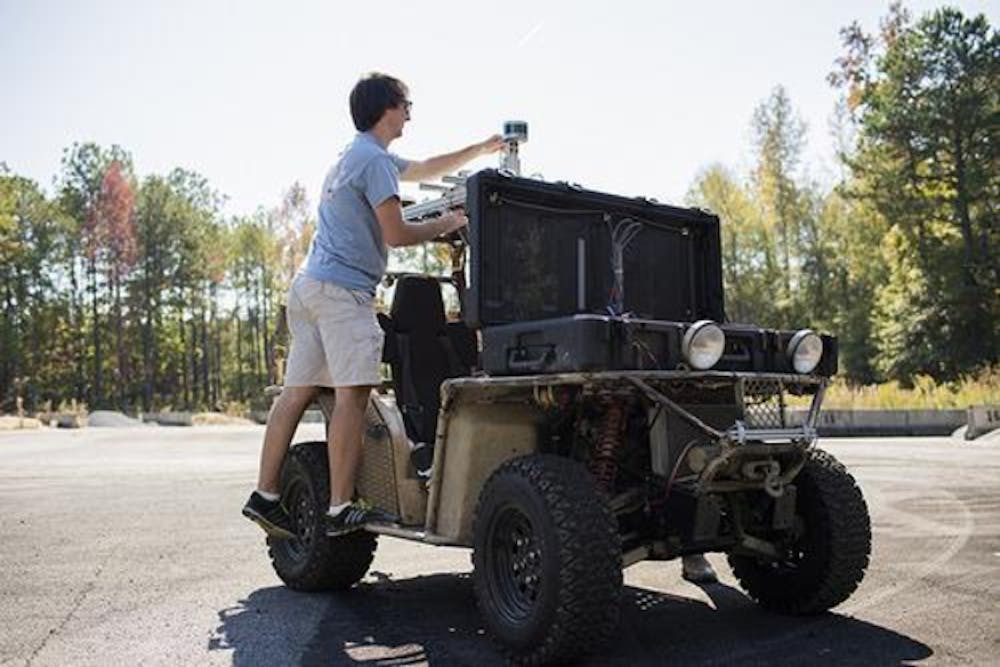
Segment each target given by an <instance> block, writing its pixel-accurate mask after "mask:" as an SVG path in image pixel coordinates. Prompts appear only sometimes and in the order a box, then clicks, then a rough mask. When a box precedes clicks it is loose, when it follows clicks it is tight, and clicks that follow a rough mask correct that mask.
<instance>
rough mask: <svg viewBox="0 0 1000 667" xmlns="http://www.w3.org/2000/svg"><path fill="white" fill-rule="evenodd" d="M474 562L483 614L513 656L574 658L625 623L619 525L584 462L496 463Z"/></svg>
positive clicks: (480, 512) (479, 519) (477, 528)
mask: <svg viewBox="0 0 1000 667" xmlns="http://www.w3.org/2000/svg"><path fill="white" fill-rule="evenodd" d="M472 562H473V566H474V572H473V585H474V588H475V593H476V600H477V603H478V605H479V609H480V612H481V613H482V615H483V620H484V622H485V624H486V627H487V629H488V630H489V631H490V634H491V635H492V636H493V637H494V639H496V640H497V641H498V642H499V643H500V645H501V647H502V648H503V650H504V651H505V652H506V653H507V655H508V657H509V658H510V659H511V660H512V661H513V662H517V663H528V664H539V663H547V662H553V661H560V662H561V661H565V660H569V659H571V658H573V657H574V656H576V655H579V654H582V653H585V652H589V651H592V650H595V649H597V648H598V647H599V646H600V645H602V644H603V643H604V642H606V641H607V640H608V639H609V638H610V637H611V636H612V634H613V633H614V631H615V629H616V627H617V624H618V616H619V611H620V610H619V598H620V595H621V588H622V565H621V544H620V541H619V537H618V527H617V523H616V521H615V518H614V516H613V514H612V513H611V511H610V509H609V508H608V506H607V504H606V503H605V502H604V500H603V498H602V497H601V496H600V494H599V493H598V490H597V486H596V485H595V483H594V480H593V478H592V477H591V475H590V474H589V473H588V472H587V470H586V468H584V467H583V466H582V465H580V464H578V463H576V462H573V461H570V460H567V459H563V458H560V457H556V456H551V455H532V456H526V457H522V458H518V459H514V460H513V461H510V462H508V463H506V464H504V465H503V466H501V467H500V468H499V469H497V471H496V472H494V473H493V475H492V476H491V477H490V478H489V480H487V482H486V484H485V486H484V487H483V491H482V493H481V495H480V497H479V504H478V507H477V508H476V518H475V523H474V526H473V554H472Z"/></svg>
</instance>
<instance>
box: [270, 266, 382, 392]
mask: <svg viewBox="0 0 1000 667" xmlns="http://www.w3.org/2000/svg"><path fill="white" fill-rule="evenodd" d="M288 329H289V331H290V332H291V334H292V342H291V349H290V350H289V352H288V366H287V369H286V372H285V386H288V387H356V386H365V385H368V386H375V385H379V384H381V383H382V378H381V373H380V372H379V371H380V363H381V361H382V342H383V339H384V337H385V334H384V333H383V332H382V328H381V327H380V326H379V324H378V319H377V318H376V317H375V306H374V303H373V297H372V295H370V294H367V293H365V292H362V291H358V290H349V289H346V288H344V287H340V286H339V285H334V284H333V283H328V282H323V281H321V280H316V279H314V278H310V277H308V276H306V275H304V274H301V273H300V274H298V275H296V276H295V279H294V280H293V281H292V286H291V287H290V288H289V290H288Z"/></svg>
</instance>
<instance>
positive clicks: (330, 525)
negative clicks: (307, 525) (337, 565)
mask: <svg viewBox="0 0 1000 667" xmlns="http://www.w3.org/2000/svg"><path fill="white" fill-rule="evenodd" d="M323 521H324V523H325V524H326V536H327V537H336V536H338V535H344V534H346V533H350V532H353V531H355V530H360V529H361V528H364V527H365V524H369V523H397V522H398V521H399V517H397V516H395V515H393V514H391V513H389V512H386V511H385V510H381V509H379V508H377V507H375V506H374V505H372V504H371V503H369V502H367V501H365V500H360V499H359V500H355V501H353V502H352V503H351V504H350V505H348V506H347V507H345V508H344V509H342V510H340V512H339V513H338V514H337V515H336V516H330V515H329V514H326V515H325V516H324V517H323Z"/></svg>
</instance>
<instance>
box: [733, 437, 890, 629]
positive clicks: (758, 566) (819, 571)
mask: <svg viewBox="0 0 1000 667" xmlns="http://www.w3.org/2000/svg"><path fill="white" fill-rule="evenodd" d="M795 486H796V491H797V499H796V509H795V514H796V517H795V526H796V527H795V530H794V535H793V538H792V539H791V540H790V541H789V542H787V543H786V545H785V549H784V557H783V558H782V559H780V560H777V561H773V560H764V559H761V558H755V557H749V556H742V555H733V554H730V556H729V565H730V566H731V567H732V569H733V574H734V575H735V576H736V578H737V579H738V580H739V582H740V585H741V586H742V587H743V589H744V590H746V592H747V593H748V594H749V595H750V597H752V598H753V599H754V600H756V601H757V602H758V603H760V604H761V605H762V606H764V607H766V608H768V609H771V610H773V611H777V612H779V613H785V614H795V615H799V614H817V613H820V612H823V611H826V610H827V609H830V608H832V607H835V606H837V605H838V604H840V603H841V602H843V601H844V600H846V599H847V598H848V597H850V596H851V594H852V593H853V592H854V591H855V589H857V587H858V584H860V583H861V579H862V578H863V577H864V575H865V570H866V569H867V567H868V559H869V556H870V554H871V539H872V533H871V520H870V519H869V516H868V506H867V505H866V504H865V499H864V497H863V496H862V495H861V489H859V488H858V485H857V483H856V482H855V481H854V478H853V477H852V476H851V474H850V473H848V472H847V469H846V468H844V466H843V464H841V463H840V462H839V461H837V460H836V459H835V458H834V457H833V456H831V455H830V454H828V453H827V452H824V451H822V450H818V449H813V450H811V451H810V452H809V458H808V459H806V463H805V466H804V467H803V468H802V470H801V471H800V472H799V474H798V476H797V477H796V478H795Z"/></svg>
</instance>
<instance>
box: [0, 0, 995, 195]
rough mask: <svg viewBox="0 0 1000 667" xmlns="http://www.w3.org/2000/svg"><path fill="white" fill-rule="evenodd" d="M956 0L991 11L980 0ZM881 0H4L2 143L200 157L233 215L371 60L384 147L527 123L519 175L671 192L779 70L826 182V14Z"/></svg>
mask: <svg viewBox="0 0 1000 667" xmlns="http://www.w3.org/2000/svg"><path fill="white" fill-rule="evenodd" d="M940 4H941V3H935V2H927V1H920V2H916V1H911V2H907V3H906V6H907V7H908V8H910V10H911V11H912V12H913V13H914V14H915V15H919V14H920V13H921V12H923V11H925V10H927V9H930V8H934V7H937V6H939V5H940ZM951 4H953V5H956V6H958V7H960V8H962V9H963V10H964V11H965V12H966V13H979V12H982V13H986V14H987V16H988V17H989V18H990V20H991V22H992V23H993V24H996V23H997V14H998V11H997V10H998V6H997V2H996V0H994V2H983V1H962V2H955V3H951ZM887 7H888V3H887V2H872V1H869V2H864V1H861V0H842V1H839V2H833V1H828V2H823V3H820V2H774V1H758V2H752V3H751V2H738V3H736V2H734V3H713V2H691V1H690V0H689V1H686V2H675V1H673V0H669V1H647V2H630V1H628V0H615V1H611V0H598V1H596V2H591V1H586V2H565V3H563V2H560V3H555V2H550V3H544V2H537V1H536V2H523V1H521V0H515V1H510V2H490V3H485V2H474V1H473V0H465V1H464V2H434V1H432V0H422V1H419V2H390V1H383V2H332V1H330V2H325V1H324V2H312V3H305V2H282V3H278V2H250V1H239V2H236V1H233V2H212V1H209V0H204V1H196V0H182V1H173V2H166V1H162V2H136V1H135V0H130V1H121V2H111V1H108V2H96V1H92V2H68V1H67V2H52V1H44V0H37V1H30V0H0V85H2V88H0V90H3V93H4V94H3V101H2V103H0V161H4V162H6V163H7V164H8V165H9V167H10V168H11V169H12V170H13V171H15V172H17V173H19V174H23V175H26V176H29V177H31V178H34V179H36V180H38V181H39V182H40V183H42V184H43V185H46V186H49V185H50V184H51V181H52V178H53V177H54V175H55V174H56V173H57V172H58V169H59V160H60V156H61V152H62V149H63V148H64V147H66V146H69V145H70V144H71V143H72V142H74V141H96V142H98V143H100V144H104V145H110V144H112V143H118V144H120V145H122V146H123V147H125V148H127V149H128V150H130V151H131V152H132V155H133V157H134V159H135V165H136V170H137V172H138V173H139V175H140V176H142V175H145V174H149V173H154V172H155V173H165V172H166V171H168V170H169V169H171V168H172V167H174V166H183V167H186V168H189V169H193V170H195V171H198V172H200V173H202V174H203V175H204V176H206V177H207V178H208V179H209V181H210V182H211V183H212V184H213V186H214V187H215V188H217V189H218V190H219V191H221V192H222V193H224V194H226V195H227V196H228V197H229V203H228V205H227V211H228V212H230V213H242V212H250V211H252V210H254V209H255V208H256V207H257V206H258V205H265V206H270V205H273V204H275V203H276V202H277V201H278V199H279V197H280V195H281V193H282V192H283V191H284V190H285V189H286V188H287V186H288V185H290V184H291V183H292V182H293V181H296V180H298V181H301V182H302V183H303V184H304V185H305V186H306V188H307V190H308V192H309V194H310V198H311V199H312V200H313V201H315V200H316V193H317V191H318V188H319V185H320V183H321V180H322V177H323V174H324V173H325V171H326V169H327V167H328V166H329V164H330V163H331V161H332V160H333V159H334V158H335V157H336V154H337V152H338V151H339V149H340V148H341V146H342V145H343V144H344V143H346V142H347V141H348V140H349V139H350V137H351V136H352V134H353V128H352V126H351V123H350V117H349V114H348V111H347V95H348V92H349V91H350V88H351V86H352V85H353V84H354V82H355V81H356V80H357V78H358V77H359V75H361V74H362V73H364V72H366V71H369V70H382V71H386V72H389V73H392V74H394V75H395V76H398V77H400V78H402V79H403V80H404V81H406V82H407V83H408V84H409V86H410V89H411V97H412V99H413V102H414V108H413V121H412V123H411V124H410V125H409V126H408V128H407V135H406V136H405V137H403V138H402V139H400V140H399V141H397V142H396V143H395V144H393V150H394V151H396V152H398V153H400V154H401V155H403V156H405V157H412V158H421V157H426V156H428V155H430V154H434V153H437V152H442V151H444V150H450V149H454V148H458V147H461V146H462V145H464V144H466V143H469V142H471V141H473V140H478V139H481V138H485V137H486V136H488V135H489V134H491V133H493V132H495V131H497V130H498V129H499V127H500V124H501V122H502V121H503V120H505V119H508V118H510V119H515V118H516V119H524V120H527V121H528V122H529V124H530V130H531V140H530V142H529V143H528V145H527V146H525V147H524V149H523V152H522V161H523V163H524V165H525V168H526V170H527V171H529V172H541V173H542V174H544V176H545V177H546V178H548V179H550V180H570V181H576V182H579V183H581V184H583V185H585V186H587V187H592V188H596V189H602V190H607V191H612V192H618V193H621V194H627V195H646V196H652V197H657V198H658V199H660V200H662V201H672V202H679V201H681V199H682V198H683V196H684V194H685V192H686V191H687V189H688V187H689V186H690V184H691V183H692V181H693V180H694V178H695V176H696V174H697V173H698V171H699V170H700V169H702V168H704V167H705V166H707V165H709V164H711V163H713V162H723V163H725V164H729V165H731V166H734V167H737V168H738V167H740V166H741V165H742V164H744V163H745V160H746V156H747V154H748V152H749V131H748V127H749V122H750V116H751V113H752V111H753V108H754V106H755V105H757V104H758V103H759V102H760V101H761V100H762V99H764V98H765V97H766V96H767V95H768V93H769V92H770V90H771V89H772V88H773V87H774V86H775V85H777V84H783V85H784V86H785V87H786V88H787V90H788V92H789V94H790V97H791V100H792V103H793V104H794V106H795V107H796V109H797V110H798V111H799V113H800V114H801V116H802V117H803V119H804V120H805V121H806V123H807V124H808V127H809V132H808V135H807V137H808V149H807V156H806V157H807V160H806V162H807V164H808V165H809V166H810V171H811V173H812V174H813V175H814V176H816V177H818V178H820V179H823V178H827V177H828V176H829V174H830V173H832V171H833V169H834V160H833V156H832V149H831V146H832V142H831V138H830V133H829V130H828V121H829V118H830V115H831V113H832V110H833V106H834V102H835V99H836V92H835V91H834V90H832V89H831V88H830V87H829V85H828V84H827V83H826V80H825V77H826V74H827V73H828V72H829V71H830V70H831V68H832V67H833V61H834V59H835V58H836V57H837V56H838V55H839V54H840V53H841V47H840V39H839V35H838V31H839V29H840V28H841V27H842V26H845V25H847V24H848V23H850V22H851V21H852V20H854V19H858V20H860V21H861V23H862V25H863V26H864V27H865V28H866V29H867V30H873V29H875V27H876V26H877V22H878V19H879V17H881V16H884V15H885V14H886V11H887ZM495 162H496V161H495V159H492V158H491V159H483V160H481V161H479V162H477V163H475V165H474V166H488V165H492V164H495Z"/></svg>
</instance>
